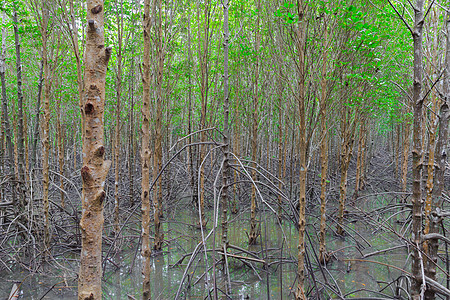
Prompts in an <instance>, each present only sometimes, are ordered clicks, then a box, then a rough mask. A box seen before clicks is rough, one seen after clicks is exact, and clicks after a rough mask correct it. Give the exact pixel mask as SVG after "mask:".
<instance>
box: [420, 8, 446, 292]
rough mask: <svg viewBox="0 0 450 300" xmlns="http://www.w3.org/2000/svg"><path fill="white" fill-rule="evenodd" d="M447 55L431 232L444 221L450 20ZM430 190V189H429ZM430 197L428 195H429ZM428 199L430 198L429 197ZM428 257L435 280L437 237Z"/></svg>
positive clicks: (437, 145) (427, 269)
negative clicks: (442, 216) (442, 212)
mask: <svg viewBox="0 0 450 300" xmlns="http://www.w3.org/2000/svg"><path fill="white" fill-rule="evenodd" d="M449 16H450V14H448V15H447V20H449ZM445 25H446V33H447V34H446V38H447V45H446V56H445V73H444V86H443V94H444V97H443V99H442V100H443V102H442V103H441V107H440V113H439V134H438V140H437V143H436V151H435V153H436V156H435V161H436V166H437V167H436V170H435V174H434V175H435V176H434V178H435V181H434V182H435V184H434V186H433V195H432V196H433V198H432V201H433V211H432V212H431V215H430V222H429V233H438V232H439V227H438V226H439V224H440V223H441V222H442V219H441V218H440V216H439V211H438V209H441V208H442V202H443V199H442V191H443V189H444V184H445V183H444V173H445V169H446V168H445V164H446V160H447V147H448V120H449V118H450V111H449V101H450V100H449V99H450V21H447V22H446V24H445ZM427 192H428V191H427ZM427 197H428V195H427ZM427 200H428V199H427ZM428 247H429V250H428V257H429V258H430V259H429V262H428V266H427V267H426V270H425V272H426V275H427V276H428V277H430V278H431V279H433V280H436V265H437V261H438V249H439V242H438V240H437V239H431V240H430V241H429V243H428ZM425 297H426V299H434V298H435V295H434V293H433V291H432V290H431V291H429V290H428V289H427V291H426V292H425Z"/></svg>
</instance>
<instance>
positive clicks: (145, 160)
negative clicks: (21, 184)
mask: <svg viewBox="0 0 450 300" xmlns="http://www.w3.org/2000/svg"><path fill="white" fill-rule="evenodd" d="M142 25H143V31H144V54H143V60H142V69H143V71H142V86H143V92H142V149H141V160H142V161H141V168H142V169H141V170H142V181H141V189H142V193H141V201H142V248H141V253H142V256H143V257H144V261H143V269H142V274H143V275H144V279H143V282H142V299H143V300H148V299H150V298H151V293H150V271H151V265H150V255H151V249H150V209H151V206H150V0H145V2H144V16H143V20H142Z"/></svg>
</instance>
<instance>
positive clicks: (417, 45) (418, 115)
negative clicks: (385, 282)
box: [411, 0, 424, 300]
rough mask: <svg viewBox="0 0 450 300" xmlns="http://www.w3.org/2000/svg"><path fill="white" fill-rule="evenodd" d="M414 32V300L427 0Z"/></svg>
mask: <svg viewBox="0 0 450 300" xmlns="http://www.w3.org/2000/svg"><path fill="white" fill-rule="evenodd" d="M414 15H415V17H414V29H413V32H412V37H413V41H414V85H413V108H414V123H413V149H412V158H413V164H412V181H413V186H412V193H413V195H412V205H413V209H412V242H413V262H412V265H411V273H412V274H413V276H414V278H413V282H412V286H411V297H412V299H413V300H416V299H420V289H421V285H422V276H421V274H422V273H421V266H420V257H419V251H421V250H422V247H421V245H422V195H421V194H422V191H421V179H422V163H423V158H422V136H421V135H422V123H423V121H422V118H423V112H422V107H423V98H422V95H421V92H422V58H423V54H422V29H423V22H424V0H417V1H416V6H415V12H414Z"/></svg>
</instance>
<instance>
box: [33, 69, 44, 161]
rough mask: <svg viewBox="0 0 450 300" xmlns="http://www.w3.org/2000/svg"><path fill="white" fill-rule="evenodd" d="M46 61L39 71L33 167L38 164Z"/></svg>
mask: <svg viewBox="0 0 450 300" xmlns="http://www.w3.org/2000/svg"><path fill="white" fill-rule="evenodd" d="M43 74H44V61H43V60H42V61H41V69H40V71H39V83H38V95H37V99H36V123H35V124H34V130H33V136H34V137H33V149H32V151H33V154H32V156H31V168H33V167H34V166H35V164H36V159H37V156H36V152H37V141H38V139H39V123H40V120H39V116H40V109H41V97H42V86H43V83H44V77H43Z"/></svg>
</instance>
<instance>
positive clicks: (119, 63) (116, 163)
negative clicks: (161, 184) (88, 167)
mask: <svg viewBox="0 0 450 300" xmlns="http://www.w3.org/2000/svg"><path fill="white" fill-rule="evenodd" d="M119 7H121V10H120V17H119V10H117V15H116V16H117V19H116V21H117V39H118V45H117V47H118V49H117V62H116V63H117V75H116V127H115V139H114V142H115V143H114V176H115V181H114V233H115V234H116V235H118V234H119V230H120V225H119V224H120V216H119V182H120V177H119V168H120V164H119V155H120V109H121V106H120V100H121V99H120V97H121V93H122V35H123V1H120V4H119Z"/></svg>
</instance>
